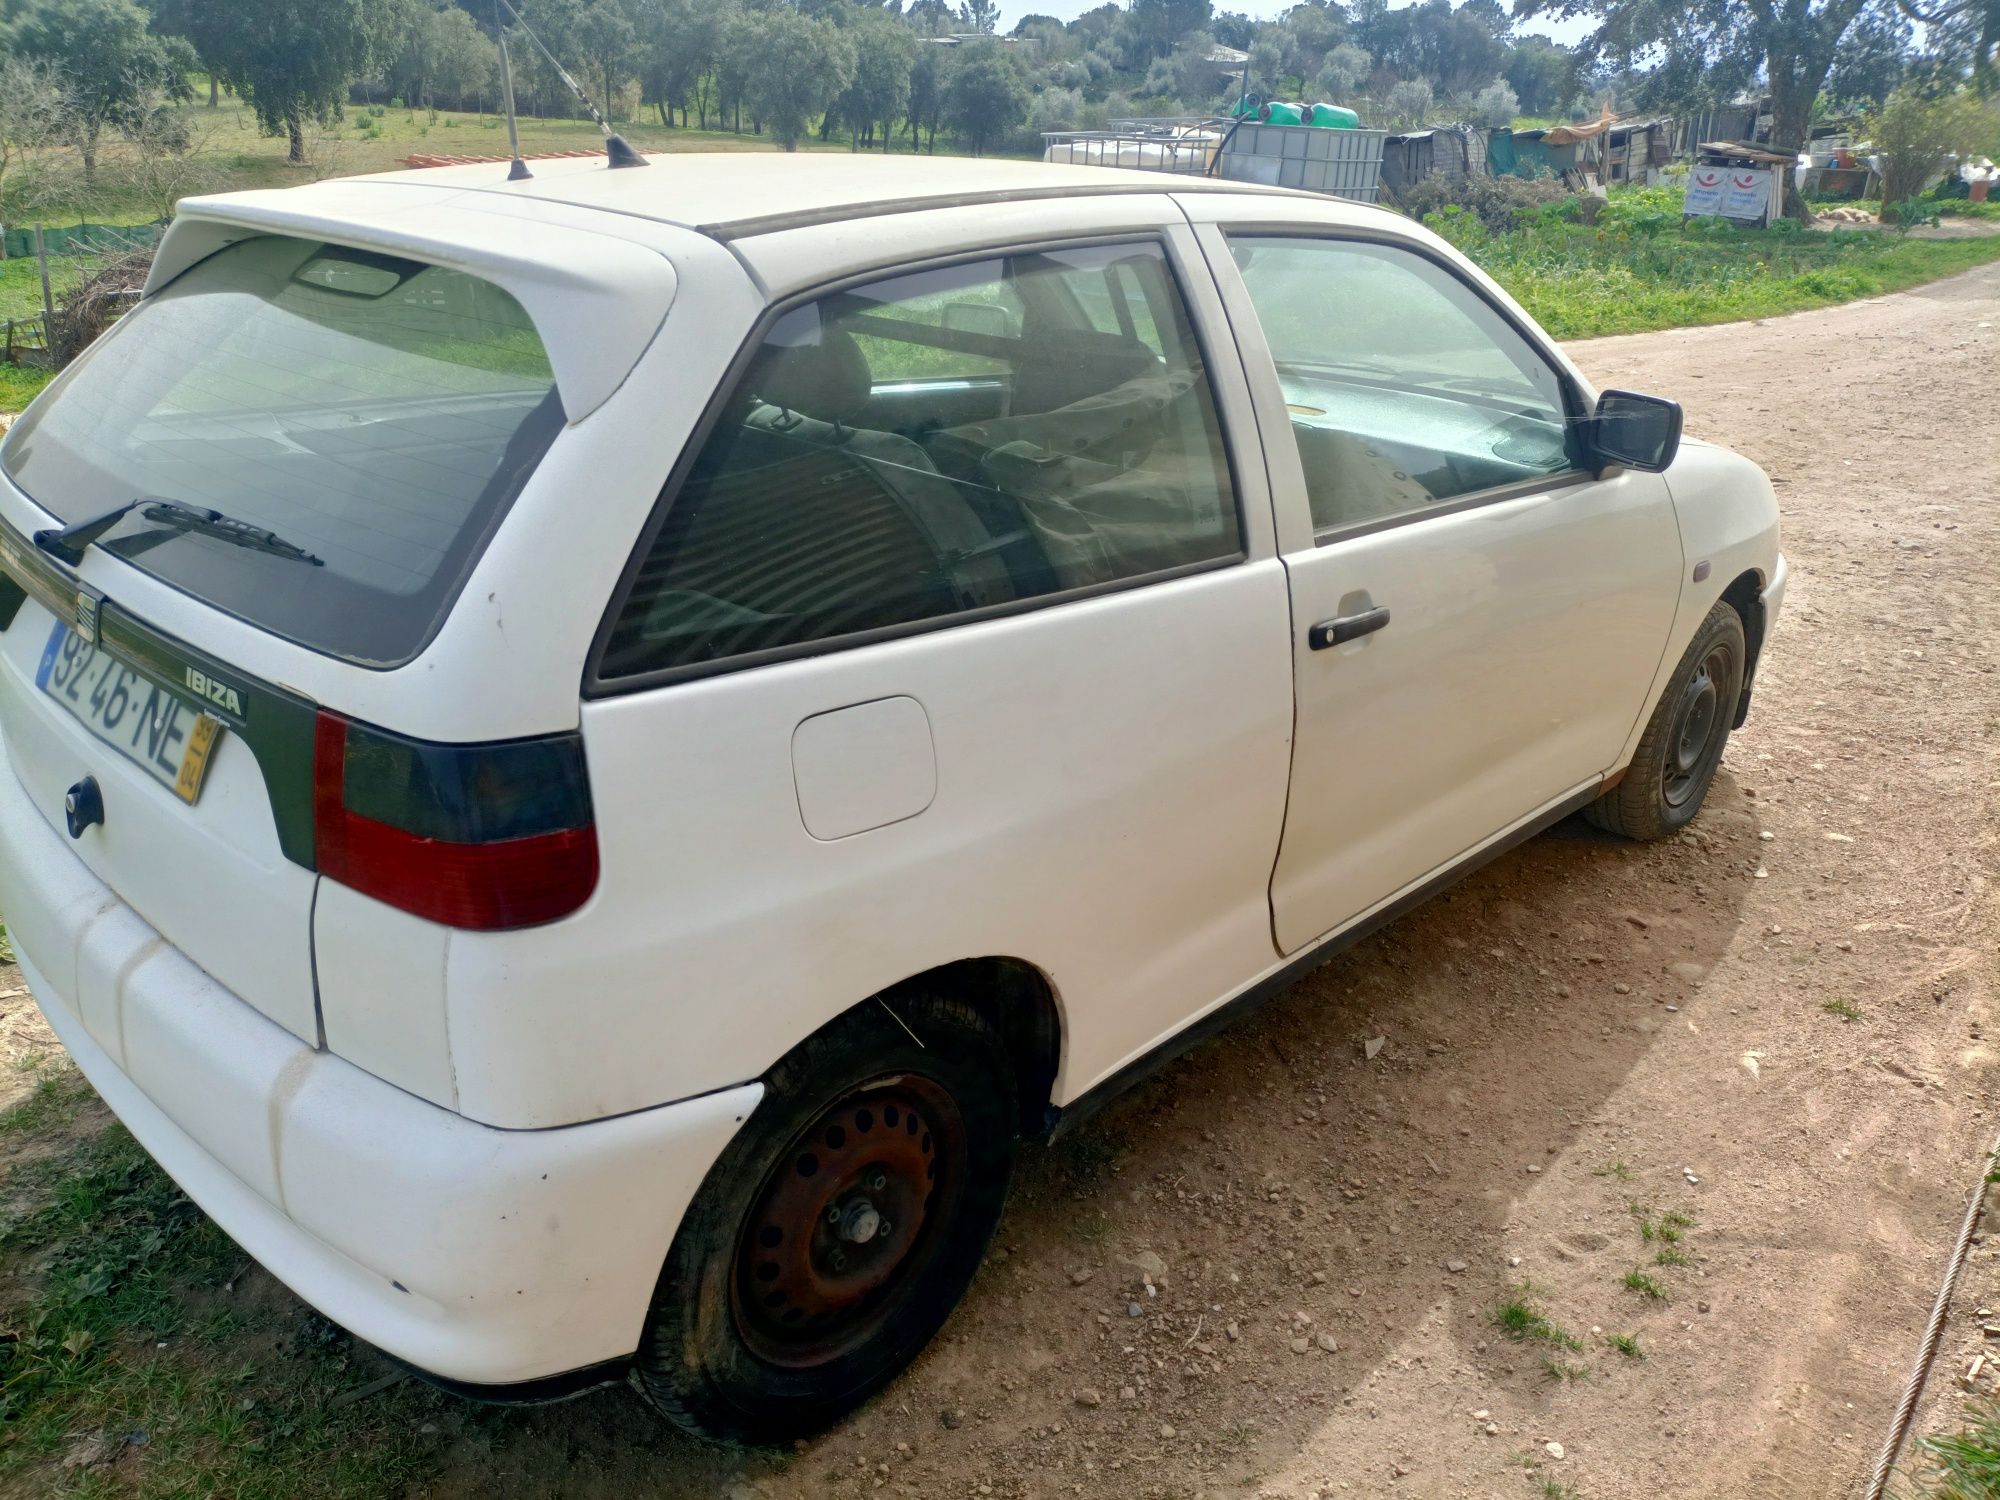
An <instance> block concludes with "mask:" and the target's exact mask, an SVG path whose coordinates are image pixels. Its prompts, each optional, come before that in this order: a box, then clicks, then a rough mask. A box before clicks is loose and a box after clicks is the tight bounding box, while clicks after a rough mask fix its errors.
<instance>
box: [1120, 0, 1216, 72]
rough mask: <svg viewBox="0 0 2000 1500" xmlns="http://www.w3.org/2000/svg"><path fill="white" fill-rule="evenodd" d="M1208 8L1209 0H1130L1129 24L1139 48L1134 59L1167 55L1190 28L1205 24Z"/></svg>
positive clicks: (1147, 60) (1145, 60) (1142, 60)
mask: <svg viewBox="0 0 2000 1500" xmlns="http://www.w3.org/2000/svg"><path fill="white" fill-rule="evenodd" d="M1209 11H1210V6H1209V3H1208V0H1132V16H1131V21H1130V26H1131V31H1132V37H1133V40H1134V41H1136V42H1137V43H1138V51H1139V55H1138V57H1137V58H1135V59H1134V61H1135V62H1138V63H1140V64H1144V63H1146V62H1149V61H1151V60H1152V59H1153V58H1155V57H1164V56H1166V55H1167V54H1168V53H1169V52H1171V51H1173V50H1174V47H1175V46H1176V45H1177V44H1178V43H1179V42H1180V39H1181V38H1182V37H1184V36H1186V35H1187V34H1188V33H1189V32H1190V31H1199V30H1201V29H1202V28H1203V27H1205V26H1207V25H1208V17H1209Z"/></svg>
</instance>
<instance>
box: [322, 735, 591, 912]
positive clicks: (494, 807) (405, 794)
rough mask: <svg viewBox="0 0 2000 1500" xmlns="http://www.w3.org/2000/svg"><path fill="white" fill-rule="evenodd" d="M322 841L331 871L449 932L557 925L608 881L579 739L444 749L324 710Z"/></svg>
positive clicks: (327, 872)
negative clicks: (601, 875) (600, 870)
mask: <svg viewBox="0 0 2000 1500" xmlns="http://www.w3.org/2000/svg"><path fill="white" fill-rule="evenodd" d="M313 841H314V847H315V850H316V853H317V856H318V865H319V871H320V873H321V874H322V875H325V876H328V877H329V878H331V879H333V880H337V881H339V882H340V883H341V884H342V885H346V886H352V887H353V888H354V889H355V890H357V891H360V892H361V893H362V894H363V895H367V896H372V897H374V898H375V899H376V900H377V901H381V902H385V903H387V904H388V905H390V906H393V907H396V908H397V909H399V910H401V911H406V912H409V913H411V914H412V915H414V916H419V917H423V918H425V919H427V920H429V921H432V922H441V923H443V924H445V925H446V926H449V927H462V928H469V929H474V930H478V931H485V932H491V931H497V930H500V929H503V928H509V927H532V926H534V925H536V924H537V923H541V922H553V921H555V920H556V918H558V917H565V916H568V915H569V914H570V913H571V912H573V911H575V910H576V909H577V908H578V907H579V906H581V905H583V903H584V902H585V901H586V900H588V899H589V898H590V893H591V891H593V890H594V889H596V886H597V831H596V829H595V827H594V826H593V825H592V822H591V811H590V790H589V783H588V781H587V780H586V778H585V776H584V771H583V747H582V744H581V742H580V740H579V739H578V737H577V736H576V735H573V734H571V735H552V736H549V737H546V738H543V739H535V740H507V741H503V742H500V743H497V744H490V745H438V744H431V743H428V742H426V741H422V740H410V739H405V738H403V737H402V736H400V735H393V734H389V733H387V732H386V731H384V730H380V729H375V728H373V727H371V726H368V725H364V724H356V723H352V722H350V721H349V720H347V719H343V718H341V717H340V716H339V715H338V714H330V713H326V712H324V711H322V712H321V713H320V715H319V720H318V724H317V726H316V730H315V735H314V746H313Z"/></svg>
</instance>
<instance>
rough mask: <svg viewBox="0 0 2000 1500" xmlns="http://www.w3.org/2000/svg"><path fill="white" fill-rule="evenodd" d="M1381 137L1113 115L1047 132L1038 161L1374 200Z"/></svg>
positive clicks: (1344, 131) (1328, 129)
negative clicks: (1087, 126) (1099, 126)
mask: <svg viewBox="0 0 2000 1500" xmlns="http://www.w3.org/2000/svg"><path fill="white" fill-rule="evenodd" d="M1387 138H1388V132H1387V131H1382V130H1356V129H1344V128H1343V129H1336V128H1331V127H1328V126H1323V125H1263V124H1259V123H1257V122H1256V121H1254V120H1240V121H1238V120H1189V119H1150V120H1144V119H1141V120H1113V121H1112V122H1111V124H1110V126H1109V128H1107V129H1104V130H1065V131H1052V132H1048V133H1045V134H1044V135H1043V136H1042V141H1043V147H1042V160H1043V161H1051V162H1062V163H1066V164H1069V165H1073V166H1084V167H1128V168H1136V169H1137V170H1139V171H1142V172H1169V173H1177V174H1180V175H1182V176H1189V177H1211V176H1219V177H1227V178H1229V179H1231V180H1233V181H1236V182H1261V183H1267V184H1269V185H1270V186H1273V187H1291V188H1304V189H1306V190H1307V191H1309V192H1315V193H1325V194H1327V195H1329V196H1331V197H1335V198H1352V199H1355V200H1357V201H1358V202H1362V203H1373V202H1375V201H1376V199H1377V198H1378V196H1379V195H1380V192H1381V179H1382V143H1383V141H1385V140H1386V139H1387Z"/></svg>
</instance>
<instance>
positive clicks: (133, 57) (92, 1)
mask: <svg viewBox="0 0 2000 1500" xmlns="http://www.w3.org/2000/svg"><path fill="white" fill-rule="evenodd" d="M4 41H5V44H6V50H8V51H9V52H12V53H13V54H15V55H16V56H18V57H23V58H27V59H30V60H32V61H36V62H40V63H42V64H45V65H46V66H47V67H49V68H51V69H53V70H54V71H55V72H57V73H59V74H60V75H61V77H62V80H63V99H64V108H63V111H62V114H61V117H60V119H59V121H58V130H59V132H60V134H61V135H62V137H63V139H64V140H65V141H66V142H67V143H68V144H70V145H72V146H74V147H75V148H76V151H77V155H78V156H79V157H80V158H81V159H82V162H83V175H84V177H85V179H86V180H89V179H91V178H93V177H95V175H96V172H97V147H98V142H99V141H100V140H101V139H102V137H103V134H104V132H105V131H106V130H107V129H110V128H114V127H116V126H117V125H118V124H119V123H121V122H122V121H124V120H126V119H127V118H129V117H130V116H131V114H132V112H133V110H134V108H135V104H136V101H137V99H138V97H139V95H140V93H141V92H151V93H156V94H163V95H165V96H167V97H169V98H171V99H173V100H176V101H185V100H187V99H190V98H192V97H193V92H192V90H191V89H190V88H189V86H188V81H187V74H188V72H189V71H190V70H191V69H192V68H193V67H194V66H195V65H196V64H195V55H194V49H193V47H191V46H190V45H189V44H188V43H187V42H185V41H183V40H181V39H180V38H178V37H159V36H154V35H153V34H152V33H151V32H149V31H148V30H147V29H146V13H145V12H144V11H143V10H141V9H140V8H139V7H138V6H136V5H134V4H133V3H132V0H26V3H24V4H20V5H17V6H15V7H13V8H12V12H11V15H10V17H9V20H8V22H7V24H6V28H5V33H4Z"/></svg>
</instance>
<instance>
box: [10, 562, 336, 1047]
mask: <svg viewBox="0 0 2000 1500" xmlns="http://www.w3.org/2000/svg"><path fill="white" fill-rule="evenodd" d="M0 567H4V568H5V571H6V574H7V577H6V578H5V579H0V623H4V624H5V630H4V633H0V732H4V734H5V736H6V744H7V755H8V759H9V760H10V762H11V764H12V768H13V770H12V774H13V775H15V776H16V777H17V778H18V779H19V780H20V783H21V785H22V787H23V789H24V790H25V791H26V792H27V794H28V797H29V800H30V801H31V802H33V804H34V806H35V809H36V811H37V812H38V813H39V814H40V815H41V816H42V817H43V818H44V819H46V820H47V822H48V823H49V825H50V826H51V827H53V828H54V829H56V830H57V831H58V832H59V833H61V834H63V835H64V838H65V842H66V843H67V845H68V847H69V848H70V849H71V850H72V851H73V852H74V853H75V854H76V856H77V858H78V859H80V860H82V861H83V863H84V864H85V865H86V866H87V867H88V868H89V870H90V871H91V873H92V874H94V875H95V876H96V877H97V878H98V879H99V880H101V881H102V882H104V884H106V885H108V886H109V887H110V888H111V889H112V890H113V891H115V892H117V894H118V895H119V897H120V898H122V900H123V901H124V902H125V903H126V904H127V905H129V906H130V907H131V908H132V909H133V910H134V911H135V912H137V913H138V914H139V916H141V917H142V918H144V919H145V921H146V922H147V923H148V924H149V925H150V926H151V927H152V928H153V929H154V930H155V931H157V932H158V933H159V935H160V937H162V938H164V939H165V940H166V941H167V942H168V943H171V944H172V945H173V946H174V947H175V948H177V949H179V950H180V951H181V952H182V953H184V954H185V955H186V956H187V957H189V958H190V959H192V960H193V961H194V962H195V963H196V964H198V965H200V966H201V967H202V968H203V969H204V970H206V971H207V972H208V973H209V974H211V975H212V976H214V978H215V979H216V980H218V981H219V982H220V983H222V984H223V985H225V986H226V987H227V988H229V989H230V990H232V991H233V992H235V993H236V994H237V995H238V996H240V997H241V998H242V999H243V1000H245V1001H246V1002H248V1003H249V1004H251V1005H253V1006H255V1007H256V1008H257V1009H258V1010H260V1011H262V1012H263V1013H264V1014H265V1015H267V1016H269V1017H270V1018H271V1019H272V1020H273V1021H276V1022H277V1023H278V1024H279V1025H281V1026H283V1027H285V1028H286V1029H287V1030H288V1031H291V1032H292V1033H293V1034H294V1035H296V1036H298V1037H300V1038H301V1039H303V1040H305V1041H307V1042H309V1043H312V1044H314V1045H317V1044H318V1041H319V1024H318V1019H317V1015H316V1011H315V1005H314V991H313V964H312V941H311V929H312V905H313V891H314V886H315V885H316V883H317V879H318V877H317V876H316V875H315V874H314V872H313V870H312V869H311V868H310V860H309V858H308V860H307V862H306V863H303V864H301V863H298V862H295V861H294V860H293V859H288V858H287V857H286V851H285V848H284V847H283V841H284V840H285V839H287V838H289V839H290V840H291V841H293V842H294V843H296V842H297V841H298V840H299V839H300V838H303V839H304V840H305V841H306V850H307V851H308V852H309V849H310V839H311V828H310V824H309V812H310V801H309V794H308V795H307V796H304V797H301V796H297V795H286V793H287V792H291V791H294V790H295V789H294V788H293V787H292V785H291V784H292V782H294V781H295V780H296V779H297V778H299V777H304V778H306V781H305V785H307V786H309V784H310V776H311V746H312V739H311V735H312V710H311V707H310V705H307V704H305V703H304V702H303V701H301V700H295V699H292V698H291V696H290V695H288V694H283V693H279V692H276V691H274V690H271V689H268V688H265V687H263V686H262V685H260V684H256V683H254V682H252V681H251V680H249V679H247V678H243V677H241V676H239V675H236V674H232V673H230V672H229V671H228V669H227V667H226V666H224V665H223V664H221V663H216V662H213V661H212V660H209V659H208V658H206V657H204V656H203V655H202V654H201V653H199V652H196V651H193V650H191V649H190V648H188V647H186V646H184V645H182V644H181V643H179V642H175V641H172V640H170V639H168V638H167V637H164V636H162V635H160V634H159V633H158V632H156V631H154V630H152V629H151V628H150V627H149V626H147V625H146V624H145V622H143V621H141V620H138V619H136V618H134V617H133V616H131V615H129V614H126V613H124V612H122V611H120V610H119V609H117V608H116V606H115V605H113V604H111V603H109V602H106V601H94V603H95V609H94V610H93V609H90V608H86V609H85V611H84V612H83V615H82V619H81V622H80V623H81V624H82V625H83V627H84V628H83V630H82V631H81V632H77V631H76V626H77V625H78V624H79V617H78V611H77V609H76V607H75V604H74V599H75V589H74V585H73V584H70V583H69V581H68V580H66V579H65V578H64V577H63V575H62V574H61V573H60V571H59V570H57V569H55V568H53V567H50V566H47V565H44V564H43V563H42V561H41V559H40V558H39V556H38V555H36V554H34V553H33V551H32V549H31V548H27V547H24V546H23V544H22V539H20V538H19V537H18V536H17V535H16V534H14V533H13V532H12V531H11V529H7V531H6V534H5V535H4V536H0ZM20 582H25V583H27V584H28V585H29V588H30V589H31V590H32V593H31V594H29V596H28V597H25V598H24V597H22V594H21V593H20V592H19V591H18V590H19V583H20ZM66 586H67V587H68V588H69V590H70V592H69V594H68V597H67V598H65V596H64V590H65V587H66ZM84 592H85V593H86V594H88V591H87V590H85V591H84ZM59 613H60V615H61V616H62V617H63V618H59ZM93 613H94V614H95V616H96V618H95V620H94V621H93V620H92V618H91V617H92V615H93ZM10 617H11V618H10ZM93 624H94V627H95V628H94V629H92V626H93ZM65 632H68V633H79V634H81V635H83V636H85V637H88V636H90V635H95V637H96V640H95V642H94V645H95V647H96V648H97V650H98V651H99V652H101V653H102V657H104V658H109V660H108V662H104V663H103V665H101V666H100V667H98V669H97V674H96V675H94V676H93V681H92V685H93V686H96V687H99V688H101V689H102V693H101V696H108V695H109V694H110V693H113V692H115V691H116V689H117V688H118V687H119V686H121V685H122V686H124V687H125V689H126V697H125V700H124V701H123V703H122V704H121V705H120V707H121V716H122V711H129V712H132V713H135V714H136V713H138V712H140V711H141V710H142V709H143V708H144V706H145V704H146V703H148V702H153V703H154V704H155V705H156V708H155V712H156V713H158V714H164V713H165V712H166V711H167V710H168V707H169V704H170V703H171V705H173V706H175V707H176V708H178V710H179V720H178V722H179V723H180V724H182V725H185V724H186V723H187V722H188V715H189V711H190V710H192V711H193V712H194V713H203V712H205V713H208V714H210V715H212V716H214V718H215V719H216V720H217V721H218V723H219V732H217V734H216V737H215V739H214V741H213V744H212V746H211V747H210V750H209V754H208V758H207V763H206V767H205V773H204V774H203V776H202V777H201V781H200V786H199V791H198V795H197V796H196V798H195V800H193V801H188V800H185V799H184V798H183V797H182V796H181V795H179V794H178V793H177V792H176V790H175V788H174V787H172V786H170V785H168V784H166V782H165V781H163V780H162V779H161V778H160V777H159V776H158V775H156V774H154V773H152V772H149V771H148V770H147V769H146V768H145V767H144V765H143V764H142V761H141V757H140V755H138V754H134V753H128V752H127V750H126V749H121V748H119V747H117V746H116V745H114V744H113V743H110V742H109V741H108V740H107V739H106V738H105V737H104V736H103V734H102V729H103V724H104V721H105V719H106V717H107V715H106V714H105V713H103V712H100V713H99V714H98V715H97V716H96V722H97V724H98V729H97V730H93V728H92V727H90V723H89V722H87V721H88V718H89V709H88V699H89V698H90V696H91V693H90V691H89V690H88V689H87V688H86V689H85V690H83V691H80V692H79V693H78V694H77V695H76V699H77V702H76V704H75V705H74V706H70V705H66V704H65V703H64V702H63V701H62V700H60V699H59V697H58V696H57V694H56V693H52V692H51V691H49V689H48V686H46V685H45V684H46V683H47V682H48V681H50V680H51V674H50V673H48V672H47V671H45V670H44V665H45V662H46V661H48V660H50V659H51V658H52V656H54V655H57V654H59V653H60V649H61V643H62V633H65ZM77 649H78V648H77V647H72V648H71V651H72V653H73V654H74V653H75V652H76V650H77ZM94 659H96V658H94ZM211 682H214V683H221V684H223V685H224V686H223V687H222V688H221V689H219V690H212V691H210V692H208V693H207V694H206V695H205V697H203V698H198V697H197V696H196V692H195V688H194V686H192V685H191V684H200V685H203V686H206V685H207V684H209V683H211ZM155 692H157V693H159V694H160V695H161V697H160V698H158V699H154V698H153V697H152V695H153V694H154V693H155ZM214 699H220V700H221V701H220V702H215V701H210V700H214ZM143 743H144V741H143V737H142V738H141V744H142V746H143ZM163 753H165V752H164V751H163ZM86 778H89V779H92V780H94V781H95V783H96V787H97V790H98V793H99V797H100V799H101V804H102V808H103V817H102V820H101V821H100V822H98V823H96V824H95V825H94V826H88V827H85V828H83V829H82V830H81V832H80V833H79V835H78V836H76V837H74V838H71V837H70V836H69V830H68V826H67V825H68V819H67V817H66V813H65V801H66V798H67V797H68V796H69V794H70V792H71V790H72V789H73V788H75V787H77V786H78V785H79V784H80V783H81V782H83V781H84V780H85V779H86ZM271 782H275V783H276V785H277V786H278V787H279V789H280V794H279V795H280V800H281V801H283V802H285V803H287V804H292V805H295V806H298V807H302V808H303V809H304V810H305V811H306V812H307V813H308V822H307V826H305V827H304V828H303V829H301V828H299V827H298V826H297V825H298V823H299V819H298V817H297V816H296V815H293V816H290V817H286V818H283V819H281V818H279V817H278V816H275V815H274V810H273V795H272V791H271V787H270V784H269V783H271ZM14 874H15V875H16V877H17V878H30V879H32V878H33V872H26V871H17V872H14ZM107 915H108V914H107ZM4 916H5V918H6V919H7V920H8V921H9V922H10V924H12V930H13V934H14V937H15V939H16V941H17V942H19V943H20V945H21V946H22V948H23V949H24V950H25V951H26V952H27V953H28V954H29V955H30V956H31V957H32V959H33V960H34V962H35V965H36V966H37V967H38V968H39V969H40V970H41V971H42V973H43V974H44V975H46V976H47V978H48V980H49V982H50V984H51V985H52V986H53V987H54V988H55V989H56V991H57V992H58V994H60V995H62V996H63V997H64V998H65V999H67V1000H69V1001H70V1002H71V1004H72V1005H73V1006H74V1007H75V1008H76V1010H77V1012H78V1014H79V1015H81V1016H85V1017H95V1018H97V1019H98V1024H100V1025H103V1024H109V1020H107V1018H115V1016H116V1013H117V1012H116V1007H115V1006H104V1005H99V1004H94V1003H92V999H93V997H92V996H91V995H90V994H86V993H85V991H89V990H92V989H94V987H98V986H105V987H109V988H113V989H115V987H116V986H117V985H118V984H119V983H121V982H122V981H123V979H124V978H125V973H124V972H120V973H118V974H91V973H79V972H78V962H77V955H76V952H75V945H74V944H73V943H67V942H64V941H62V940H60V939H58V938H56V937H55V936H54V934H53V933H51V932H43V933H38V932H37V931H36V930H35V928H34V924H33V923H32V920H31V919H30V918H29V916H28V914H27V913H23V914H20V915H17V914H16V913H14V912H7V913H5V914H4ZM153 946H157V945H142V946H141V947H139V948H137V949H136V950H134V951H132V952H130V953H129V954H127V956H126V958H125V959H124V963H123V969H124V970H130V969H132V968H136V967H137V966H138V965H139V964H141V963H143V962H145V960H146V958H147V957H149V956H150V952H151V948H152V947H153ZM99 1040H100V1041H101V1042H102V1043H103V1044H104V1045H105V1046H106V1047H107V1049H108V1050H110V1051H111V1052H112V1053H113V1054H114V1055H118V1053H119V1051H120V1044H119V1039H118V1038H117V1037H115V1036H111V1037H100V1038H99Z"/></svg>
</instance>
